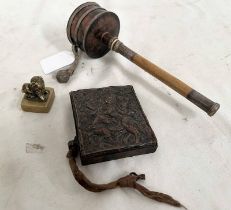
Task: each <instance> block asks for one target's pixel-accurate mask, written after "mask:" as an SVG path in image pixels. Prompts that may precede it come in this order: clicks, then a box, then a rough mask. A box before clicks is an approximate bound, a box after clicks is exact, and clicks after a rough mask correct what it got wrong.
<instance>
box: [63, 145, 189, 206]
mask: <svg viewBox="0 0 231 210" xmlns="http://www.w3.org/2000/svg"><path fill="white" fill-rule="evenodd" d="M77 155H78V151H77V150H76V148H75V149H74V148H73V149H72V147H70V148H69V152H68V153H67V158H68V159H69V164H70V168H71V171H72V173H73V176H74V178H75V180H76V181H77V182H78V183H79V184H80V185H81V186H82V187H84V188H85V189H86V190H88V191H91V192H102V191H104V190H109V189H114V188H117V187H121V188H122V187H128V188H134V189H136V190H138V191H139V192H140V193H142V194H143V195H144V196H146V197H148V198H150V199H152V200H155V201H158V202H162V203H166V204H169V205H171V206H175V207H182V208H184V209H186V208H185V207H184V206H183V205H182V204H181V203H180V202H179V201H177V200H175V199H173V198H172V197H171V196H169V195H166V194H164V193H160V192H155V191H150V190H148V189H147V188H145V187H144V186H142V185H140V184H138V183H137V181H138V180H144V179H145V175H144V174H140V175H137V174H136V173H134V172H132V173H130V174H129V175H127V176H124V177H121V178H119V179H118V180H116V181H113V182H109V183H107V184H95V183H93V182H91V181H90V180H89V179H88V178H87V177H86V176H85V174H84V173H83V172H82V171H81V170H80V169H79V167H78V166H77V164H76V160H75V159H76V157H77Z"/></svg>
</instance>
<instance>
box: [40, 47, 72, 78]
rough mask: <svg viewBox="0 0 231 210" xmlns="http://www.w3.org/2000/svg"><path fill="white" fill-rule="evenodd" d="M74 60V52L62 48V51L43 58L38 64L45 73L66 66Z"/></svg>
mask: <svg viewBox="0 0 231 210" xmlns="http://www.w3.org/2000/svg"><path fill="white" fill-rule="evenodd" d="M74 60H75V58H74V54H73V53H72V51H67V50H64V51H62V52H59V53H56V54H54V55H52V56H48V57H47V58H43V59H42V60H41V61H40V65H41V67H42V69H43V72H44V73H45V74H49V73H52V72H54V71H57V70H60V69H62V68H64V67H67V66H68V65H70V64H71V63H73V62H74Z"/></svg>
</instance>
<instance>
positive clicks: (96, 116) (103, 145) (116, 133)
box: [70, 85, 157, 165]
mask: <svg viewBox="0 0 231 210" xmlns="http://www.w3.org/2000/svg"><path fill="white" fill-rule="evenodd" d="M70 98H71V104H72V109H73V115H74V120H75V128H76V138H75V140H74V141H73V142H74V145H76V147H78V148H76V149H78V150H79V152H80V158H81V162H82V164H83V165H87V164H92V163H97V162H103V161H108V160H112V159H118V158H124V157H129V156H134V155H140V154H146V153H151V152H155V150H156V149H157V140H156V137H155V134H154V132H153V131H152V129H151V127H150V125H149V122H148V120H147V118H146V116H145V114H144V112H143V110H142V108H141V105H140V103H139V101H138V99H137V97H136V94H135V92H134V89H133V87H132V86H129V85H128V86H111V87H106V88H97V89H84V90H78V91H72V92H70ZM73 142H72V143H73Z"/></svg>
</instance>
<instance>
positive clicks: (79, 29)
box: [67, 2, 120, 58]
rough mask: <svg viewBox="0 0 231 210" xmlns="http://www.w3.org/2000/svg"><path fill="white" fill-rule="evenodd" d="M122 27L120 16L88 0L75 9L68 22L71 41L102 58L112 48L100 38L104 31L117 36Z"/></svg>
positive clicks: (94, 56)
mask: <svg viewBox="0 0 231 210" xmlns="http://www.w3.org/2000/svg"><path fill="white" fill-rule="evenodd" d="M119 29H120V21H119V18H118V16H117V15H116V14H115V13H113V12H109V11H107V10H105V9H103V8H102V7H100V6H99V5H98V4H97V3H94V2H87V3H84V4H82V5H80V6H79V7H77V8H76V9H75V11H74V12H73V13H72V15H71V17H70V18H69V21H68V24H67V36H68V39H69V41H70V42H71V43H72V44H73V45H74V46H77V47H79V48H80V49H81V50H82V51H84V52H86V54H87V55H88V56H89V57H91V58H100V57H102V56H104V55H105V54H106V53H107V52H108V51H109V50H110V49H109V48H108V46H107V45H106V44H104V43H102V41H101V40H100V37H101V36H102V34H103V33H104V32H109V33H110V34H111V35H112V36H115V37H117V36H118V34H119Z"/></svg>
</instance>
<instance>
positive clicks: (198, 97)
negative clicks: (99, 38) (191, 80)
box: [109, 38, 220, 116]
mask: <svg viewBox="0 0 231 210" xmlns="http://www.w3.org/2000/svg"><path fill="white" fill-rule="evenodd" d="M109 47H110V48H111V49H112V50H113V51H115V52H117V53H120V54H121V55H123V56H124V57H126V58H127V59H129V60H130V61H131V62H133V63H135V64H136V65H137V66H139V67H140V68H142V69H143V70H145V71H146V72H148V73H149V74H151V75H152V76H154V77H156V78H157V79H159V80H160V81H162V82H163V83H164V84H166V85H167V86H169V87H170V88H172V89H173V90H175V91H176V92H178V93H179V94H180V95H182V96H184V97H185V98H187V99H188V100H189V101H191V102H192V103H194V104H195V105H196V106H198V107H199V108H200V109H202V110H203V111H205V112H206V113H207V114H208V115H209V116H213V115H214V114H215V113H216V112H217V110H218V109H219V107H220V105H219V104H218V103H215V102H213V101H212V100H210V99H208V98H207V97H205V96H204V95H202V94H200V93H199V92H197V91H196V90H194V89H193V88H191V87H190V86H188V85H187V84H185V83H184V82H182V81H181V80H179V79H177V78H176V77H174V76H173V75H171V74H169V73H168V72H166V71H165V70H163V69H161V68H160V67H158V66H156V65H155V64H153V63H152V62H150V61H149V60H147V59H145V58H144V57H142V56H141V55H139V54H137V53H135V52H134V51H132V50H131V49H129V48H128V47H126V46H125V45H124V44H123V43H122V42H120V41H119V40H118V39H117V38H114V39H111V40H110V42H109Z"/></svg>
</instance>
